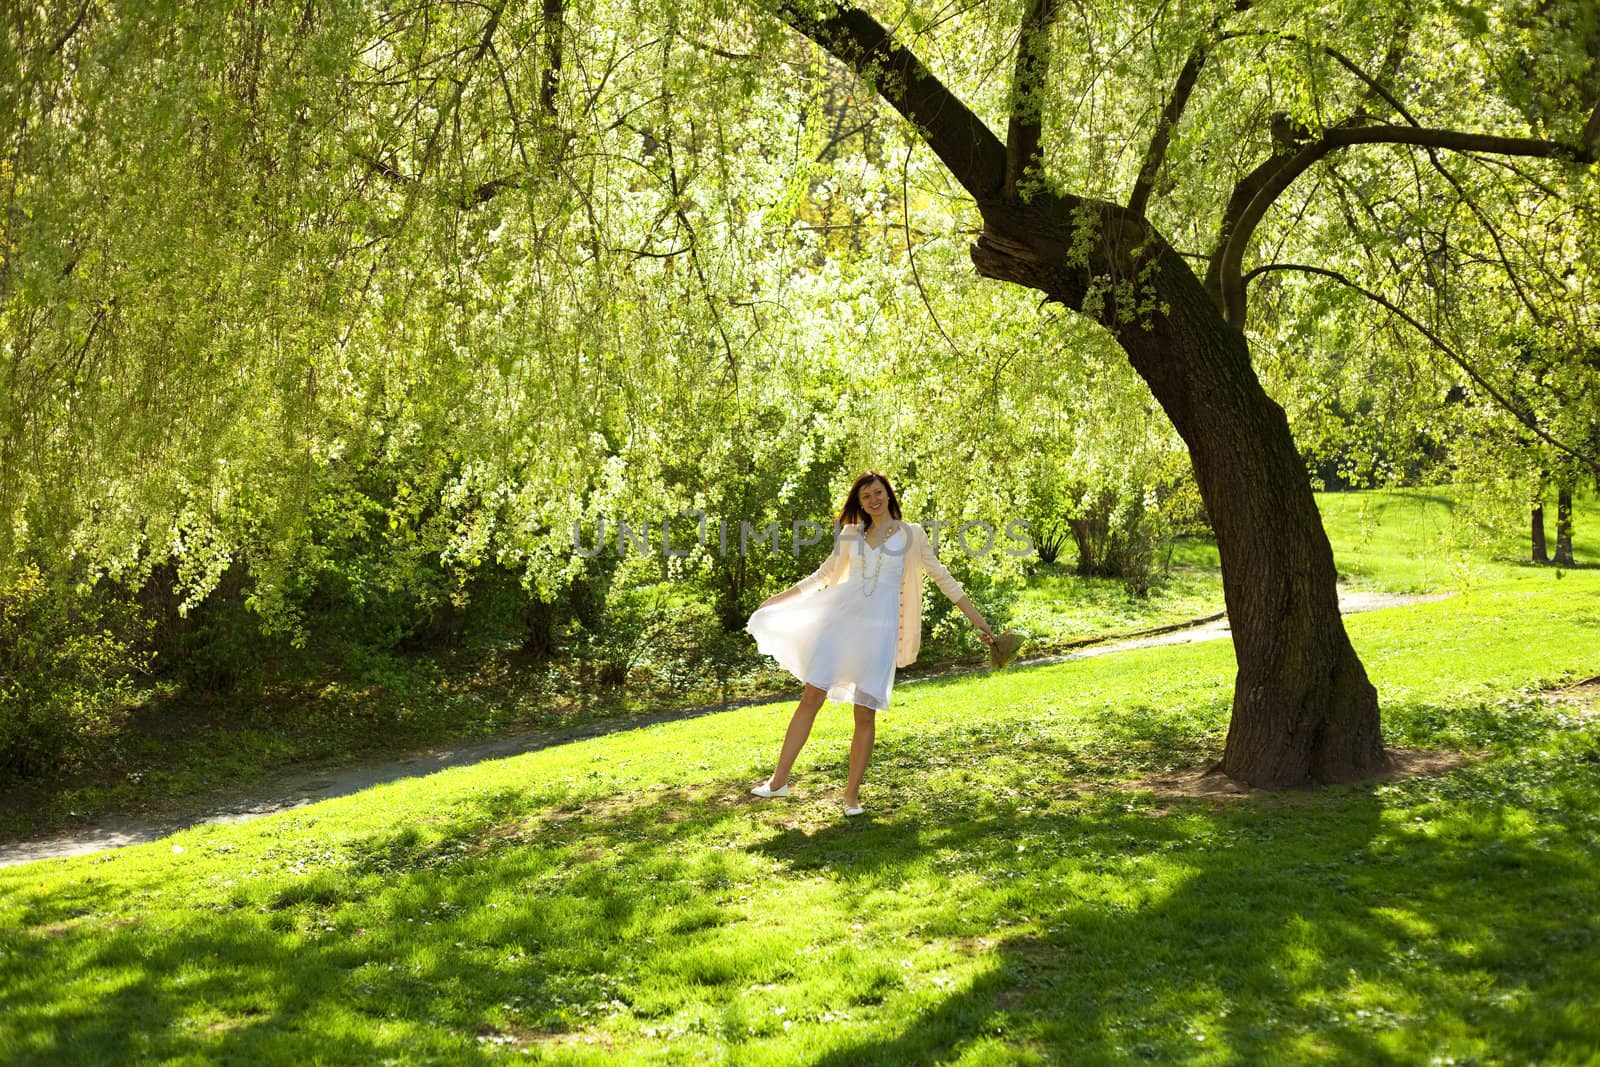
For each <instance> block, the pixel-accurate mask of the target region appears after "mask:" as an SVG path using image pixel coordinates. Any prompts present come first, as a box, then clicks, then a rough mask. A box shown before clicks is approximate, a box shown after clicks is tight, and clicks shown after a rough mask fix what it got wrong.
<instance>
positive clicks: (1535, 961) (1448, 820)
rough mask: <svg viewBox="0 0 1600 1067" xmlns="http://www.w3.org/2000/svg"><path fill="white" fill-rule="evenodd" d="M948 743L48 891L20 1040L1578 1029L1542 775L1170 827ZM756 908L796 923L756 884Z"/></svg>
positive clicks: (99, 1046) (1283, 802) (131, 1056)
mask: <svg viewBox="0 0 1600 1067" xmlns="http://www.w3.org/2000/svg"><path fill="white" fill-rule="evenodd" d="M1154 728H1155V729H1156V732H1157V733H1158V734H1159V733H1160V731H1161V728H1160V727H1159V726H1157V727H1154ZM954 736H955V735H952V738H951V739H948V740H952V741H953V740H954ZM927 740H928V739H927V738H923V739H922V741H923V743H922V744H920V745H919V746H918V748H917V750H916V751H915V752H911V751H909V750H908V749H901V750H899V751H896V750H895V749H894V747H893V746H892V745H891V746H888V747H889V750H890V756H891V760H890V763H891V765H892V766H893V767H894V774H895V776H896V780H898V781H900V782H901V783H902V784H901V785H900V786H899V787H898V789H897V791H896V794H895V795H896V797H897V798H898V807H893V808H891V809H890V810H888V811H887V813H886V814H885V815H884V816H882V817H879V818H875V819H868V820H866V821H862V822H858V821H851V822H842V821H829V822H825V823H815V824H807V822H806V821H805V815H806V812H807V810H808V809H806V808H804V807H803V806H801V805H789V806H783V805H771V804H768V805H762V804H758V803H756V802H753V801H751V800H750V799H749V798H747V797H745V796H744V795H743V790H742V786H736V787H724V786H720V785H716V786H704V785H702V786H695V787H674V788H670V789H664V790H660V791H658V792H653V793H649V794H635V795H631V796H628V797H623V798H615V797H614V798H612V799H610V800H609V801H606V802H605V803H603V804H602V803H597V802H592V803H589V804H587V805H579V804H576V803H557V804H555V805H552V804H550V803H549V802H548V800H541V799H540V798H537V797H533V796H530V795H527V794H524V793H520V792H517V791H506V790H501V791H497V792H488V793H485V794H483V795H481V796H480V797H479V798H477V799H476V800H475V801H472V802H467V803H463V804H460V805H458V806H456V807H454V808H451V809H449V810H447V811H444V812H440V813H439V815H440V818H439V820H438V821H436V822H431V823H426V824H416V823H412V824H408V825H397V826H395V827H393V828H391V829H388V830H385V831H382V832H379V833H374V834H370V835H368V836H366V837H363V838H360V839H357V840H353V841H349V842H346V843H343V844H340V845H337V846H333V847H330V846H326V845H321V844H318V843H316V842H314V841H313V842H309V843H307V844H306V845H305V849H306V851H305V852H303V853H301V854H295V853H293V852H292V851H290V852H288V853H285V854H283V855H281V856H278V857H277V865H276V867H275V868H274V869H273V870H271V871H267V872H262V873H260V874H259V875H258V874H257V872H255V871H252V872H251V875H252V876H244V875H241V876H240V877H239V878H238V879H237V882H236V884H232V883H229V884H216V885H206V886H200V885H192V886H190V888H191V889H192V891H193V892H192V899H190V900H188V901H186V902H182V903H181V905H180V906H178V907H176V908H174V905H173V902H172V901H170V900H168V901H165V902H163V909H164V910H159V911H152V912H151V918H150V920H149V921H148V922H146V921H144V920H143V919H134V920H133V921H131V922H129V921H128V919H129V918H130V915H136V914H137V913H136V912H132V911H131V909H132V908H134V907H136V906H137V905H136V904H134V903H130V902H129V901H128V900H126V899H123V900H113V899H104V900H100V901H98V905H99V908H100V910H101V912H104V913H105V914H106V915H107V916H110V918H108V919H107V918H102V917H101V916H100V915H99V914H98V913H97V912H95V911H92V910H89V911H86V910H85V909H84V907H83V906H81V905H80V906H79V907H78V908H77V911H76V913H75V914H74V920H75V921H71V922H64V923H63V924H61V928H58V929H51V928H47V927H43V926H39V925H36V924H35V922H34V920H40V919H43V918H44V917H45V915H46V914H47V913H48V912H49V911H50V908H49V905H48V902H47V900H45V899H40V900H38V901H35V902H33V904H34V907H33V909H32V910H31V912H30V914H29V916H28V918H29V920H30V921H29V922H28V923H27V925H28V927H29V928H28V929H25V930H23V931H21V932H18V933H16V934H14V935H9V936H8V937H7V938H6V944H5V952H6V972H7V973H6V977H5V978H4V980H3V982H0V1013H3V1014H0V1018H4V1019H5V1020H7V1021H6V1022H4V1023H0V1055H3V1058H4V1059H5V1060H6V1062H8V1063H35V1062H38V1063H42V1062H50V1063H73V1062H82V1063H91V1062H95V1063H98V1062H137V1061H141V1060H152V1059H165V1058H173V1057H184V1056H188V1057H201V1058H203V1059H205V1060H206V1061H208V1062H249V1063H301V1062H310V1061H317V1062H325V1063H377V1062H381V1061H382V1060H384V1059H386V1058H389V1059H395V1058H397V1059H399V1060H401V1061H404V1062H416V1061H426V1060H430V1059H444V1060H448V1061H450V1062H476V1061H478V1060H480V1059H481V1060H483V1061H485V1062H487V1061H489V1060H490V1059H492V1058H494V1056H495V1054H496V1053H495V1049H496V1048H497V1047H498V1046H497V1045H496V1043H497V1042H504V1043H505V1044H507V1045H511V1046H517V1047H537V1049H538V1050H540V1051H543V1052H547V1053H550V1054H551V1055H552V1056H556V1057H557V1058H561V1057H575V1058H581V1053H580V1051H579V1050H578V1049H577V1047H576V1046H571V1047H569V1046H568V1045H567V1044H563V1043H562V1042H563V1041H565V1040H567V1039H577V1038H580V1037H583V1038H585V1039H592V1040H594V1041H596V1042H597V1043H598V1044H597V1047H598V1048H599V1049H601V1050H603V1049H604V1048H605V1047H606V1045H607V1043H608V1042H615V1043H616V1044H617V1045H619V1046H620V1047H621V1049H622V1050H623V1051H633V1052H640V1053H643V1052H646V1051H649V1052H650V1053H651V1054H653V1055H667V1056H668V1058H673V1057H674V1056H676V1058H678V1059H685V1060H693V1059H696V1058H700V1057H702V1056H704V1057H707V1058H721V1057H722V1055H724V1054H728V1053H733V1052H738V1051H740V1050H742V1051H744V1052H745V1053H748V1054H749V1055H750V1057H751V1058H761V1059H764V1060H765V1061H767V1062H811V1063H820V1064H838V1065H843V1064H847V1063H848V1064H861V1063H877V1064H886V1065H887V1064H895V1065H902V1064H915V1063H933V1062H943V1061H947V1060H952V1059H954V1058H956V1057H957V1056H958V1055H960V1054H962V1053H964V1052H971V1053H973V1054H974V1055H981V1056H982V1058H983V1059H984V1061H985V1062H1011V1061H1016V1062H1023V1061H1026V1060H1028V1059H1029V1058H1030V1057H1044V1058H1049V1059H1056V1060H1061V1061H1063V1062H1072V1063H1096V1062H1140V1061H1160V1062H1173V1061H1181V1060H1187V1059H1192V1058H1197V1057H1200V1056H1202V1055H1203V1056H1211V1057H1218V1058H1221V1059H1224V1060H1228V1059H1232V1060H1237V1061H1239V1062H1296V1061H1298V1062H1306V1061H1325V1060H1335V1061H1342V1062H1360V1063H1383V1062H1395V1061H1401V1060H1412V1059H1415V1058H1417V1057H1418V1056H1419V1055H1420V1054H1421V1053H1422V1052H1428V1051H1431V1050H1432V1046H1433V1045H1434V1044H1435V1043H1436V1042H1438V1041H1439V1040H1441V1039H1442V1038H1444V1037H1451V1038H1453V1039H1456V1040H1458V1041H1465V1042H1467V1043H1468V1044H1469V1045H1470V1044H1471V1043H1472V1042H1479V1044H1480V1046H1481V1047H1480V1051H1481V1052H1484V1053H1486V1054H1487V1055H1488V1056H1489V1058H1491V1059H1495V1058H1505V1059H1514V1060H1534V1061H1546V1060H1552V1059H1560V1058H1562V1056H1563V1052H1564V1051H1565V1054H1567V1055H1572V1056H1575V1055H1576V1052H1577V1050H1582V1049H1590V1048H1592V1047H1593V1044H1592V1043H1593V1036H1592V1034H1591V1033H1590V1031H1589V1030H1588V1029H1587V1028H1586V1026H1585V1024H1584V1023H1583V1020H1584V1019H1587V1018H1592V1015H1589V1014H1587V1010H1588V1008H1591V1007H1592V1006H1593V1003H1592V998H1593V995H1592V993H1591V992H1586V991H1592V990H1593V989H1595V988H1600V963H1597V960H1600V955H1597V953H1595V951H1594V949H1595V947H1596V946H1597V944H1600V914H1597V911H1600V909H1596V907H1595V906H1594V901H1593V895H1592V886H1593V883H1594V880H1595V878H1596V876H1597V873H1600V861H1597V859H1596V857H1595V855H1594V853H1593V851H1592V848H1590V847H1589V845H1588V842H1589V840H1591V838H1592V834H1589V833H1588V831H1587V830H1585V829H1584V827H1585V826H1586V825H1588V824H1585V823H1582V822H1574V823H1570V824H1567V823H1559V822H1551V821H1550V819H1549V818H1548V817H1547V816H1548V813H1544V812H1541V811H1540V810H1539V809H1538V808H1537V807H1534V806H1532V804H1533V803H1536V802H1537V799H1538V795H1537V794H1534V795H1528V794H1525V795H1523V796H1520V797H1519V798H1518V799H1519V800H1523V801H1527V802H1530V806H1529V807H1523V808H1515V809H1509V810H1503V809H1502V808H1501V807H1498V806H1496V803H1495V798H1494V797H1493V796H1492V795H1488V794H1486V796H1485V798H1484V802H1482V803H1480V802H1478V801H1477V800H1475V799H1474V798H1473V796H1472V795H1471V794H1470V793H1468V794H1464V796H1465V799H1458V800H1457V801H1455V802H1453V803H1449V804H1447V803H1444V802H1435V801H1431V800H1429V799H1428V797H1427V796H1426V795H1422V796H1419V797H1416V798H1412V799H1411V800H1410V801H1409V802H1408V801H1404V800H1403V799H1402V800H1400V801H1395V800H1388V799H1386V797H1388V796H1390V794H1385V793H1380V792H1378V791H1376V790H1374V789H1371V788H1362V787H1353V788H1349V789H1343V790H1330V791H1327V792H1324V793H1320V794H1314V795H1296V796H1287V797H1282V798H1270V797H1269V798H1261V799H1258V800H1253V801H1249V802H1246V803H1242V804H1236V805H1229V806H1225V807H1214V806H1212V805H1210V804H1208V803H1206V802H1194V803H1179V804H1177V805H1175V806H1174V807H1173V809H1172V810H1171V811H1170V812H1168V813H1166V814H1164V815H1161V814H1157V813H1155V812H1152V811H1151V810H1150V809H1148V808H1147V807H1145V806H1143V805H1142V804H1141V803H1140V801H1139V799H1138V798H1137V797H1135V796H1131V795H1129V794H1125V793H1119V792H1116V791H1115V790H1114V789H1107V790H1106V791H1105V792H1102V793H1100V794H1094V795H1087V796H1079V795H1077V794H1069V793H1065V792H1061V791H1059V790H1058V791H1057V792H1056V793H1054V794H1053V795H1052V796H1051V797H1046V798H1040V797H1038V796H1029V795H1027V794H1023V795H1021V796H1020V797H1019V796H1017V795H1014V794H1015V792H1016V791H1015V790H1012V789H1010V786H1009V785H1007V782H1008V781H1009V780H1010V779H1009V778H1008V776H1009V775H1010V774H1011V771H1012V768H1010V767H1009V766H1001V765H1000V764H1003V763H1004V762H1005V760H1006V759H1007V758H1009V759H1011V760H1013V761H1014V762H1015V764H1016V768H1017V769H1018V773H1021V772H1022V771H1026V772H1027V773H1033V774H1051V773H1054V772H1055V771H1057V770H1059V769H1060V768H1062V767H1063V766H1066V765H1068V764H1070V763H1071V762H1072V761H1074V760H1078V761H1081V760H1083V759H1085V754H1084V753H1083V752H1081V751H1078V750H1074V749H1073V748H1071V746H1062V745H1047V744H1036V745H1033V746H1031V747H1029V746H1022V747H1019V748H1017V749H1016V750H1015V751H1014V752H1013V753H1011V755H1010V756H1009V757H1002V756H999V755H996V756H983V755H979V756H977V757H975V759H976V760H977V761H978V762H983V761H986V760H992V761H995V765H996V774H995V780H997V781H998V782H999V783H1000V784H999V785H998V786H997V785H995V784H994V782H993V781H991V782H986V783H979V784H977V785H974V786H973V787H972V788H971V789H970V791H968V792H966V793H965V794H963V793H962V792H960V791H959V788H958V787H956V786H954V785H953V784H952V782H951V780H949V779H948V778H947V777H941V775H944V774H946V772H945V771H944V770H943V769H941V768H940V767H939V766H938V761H942V760H945V759H946V758H947V756H948V753H949V752H950V751H951V746H946V745H942V744H928V743H927ZM1569 764H1570V765H1569V766H1568V768H1567V770H1566V771H1565V772H1563V771H1562V766H1563V765H1562V763H1561V761H1559V760H1554V761H1551V762H1550V763H1549V764H1541V765H1540V766H1543V767H1546V769H1547V770H1548V771H1549V773H1551V774H1557V773H1568V774H1570V775H1575V776H1576V777H1575V778H1574V779H1573V783H1574V789H1577V788H1578V787H1581V788H1582V790H1587V791H1588V792H1587V793H1586V794H1585V795H1589V796H1592V795H1593V793H1594V792H1596V791H1600V773H1597V769H1596V767H1594V766H1590V765H1587V764H1582V763H1581V761H1579V762H1577V763H1572V762H1571V761H1569ZM1540 773H1544V772H1540ZM1530 775H1531V777H1529V779H1528V780H1529V781H1533V780H1536V778H1537V775H1532V772H1530ZM1474 781H1477V782H1479V783H1481V784H1483V785H1484V787H1485V788H1486V789H1487V788H1488V787H1489V786H1490V785H1491V784H1492V783H1491V782H1490V780H1489V779H1488V778H1487V777H1484V776H1480V777H1479V778H1478V779H1475V780H1474ZM1469 785H1470V782H1469ZM1463 788H1465V787H1463ZM1588 818H1589V820H1590V823H1592V822H1593V821H1594V812H1593V807H1592V805H1591V806H1590V808H1589V809H1588ZM1590 829H1592V826H1590ZM1580 838H1581V840H1580ZM319 850H320V851H319ZM122 892H124V893H126V894H131V895H133V896H136V897H138V896H142V895H145V893H148V894H149V895H152V896H156V895H159V887H158V884H156V883H152V884H148V885H147V886H146V887H144V892H141V891H140V890H139V889H137V888H126V889H124V890H122ZM805 893H810V894H811V896H810V897H807V896H803V895H802V894H805ZM761 894H770V895H771V899H772V900H774V901H776V906H778V907H784V908H788V909H791V910H790V911H786V912H784V913H782V914H777V915H771V914H767V913H765V912H758V913H757V914H754V915H752V914H751V913H750V912H749V911H748V910H747V909H746V908H744V907H743V906H742V905H741V903H740V902H741V901H743V900H747V899H751V898H755V897H760V896H761ZM82 899H83V900H84V901H90V900H93V899H94V897H93V893H92V892H91V891H89V890H85V891H84V896H83V898H82ZM761 899H763V900H766V899H767V898H766V897H761ZM183 905H186V906H183ZM896 909H903V910H904V912H905V913H906V918H905V919H904V920H903V921H902V920H900V919H899V918H898V917H897V915H896V914H895V911H896ZM113 911H121V912H122V913H123V914H122V915H120V916H117V915H114V914H113ZM851 918H857V919H859V920H860V921H863V922H868V923H871V922H875V921H876V922H880V923H882V924H885V925H883V927H882V928H883V929H884V931H885V932H886V934H887V936H888V938H889V940H890V943H889V944H887V945H884V946H880V947H879V948H877V949H871V948H863V949H860V950H859V952H860V953H862V954H865V955H866V956H867V957H868V958H866V959H865V960H864V961H861V960H856V961H855V962H851V960H852V959H853V958H854V957H851V956H849V955H848V954H846V955H838V953H840V952H843V951H845V950H842V949H838V948H835V947H834V946H835V945H836V944H837V943H838V942H840V941H841V940H843V939H847V938H849V937H850V936H851V935H850V933H849V931H850V929H851V925H850V919H851ZM758 920H762V921H758ZM897 923H898V925H897ZM928 945H932V946H937V948H938V949H939V950H940V951H941V952H944V953H946V954H947V955H949V956H952V957H953V958H956V959H958V960H962V961H965V962H966V963H968V964H970V966H969V967H968V969H967V971H966V972H963V973H964V974H965V977H963V978H962V980H959V981H955V982H952V983H951V984H950V985H948V986H947V987H946V986H937V987H936V986H931V985H929V984H928V983H927V982H926V981H924V980H923V976H922V975H919V973H917V972H916V971H912V972H910V973H905V972H902V971H900V970H897V969H896V968H895V966H894V965H893V961H894V960H895V959H897V958H899V957H900V956H901V955H902V954H904V953H907V952H912V951H914V950H915V949H916V948H917V946H928ZM850 951H851V952H854V951H856V950H850ZM874 953H876V955H874ZM830 954H831V955H830ZM840 960H842V961H844V962H840V963H838V968H839V972H840V973H839V974H837V975H834V974H830V973H828V972H829V971H830V970H831V969H832V968H833V967H834V966H835V962H836V961H840ZM929 966H930V967H931V966H932V964H929ZM830 983H831V984H830ZM790 986H793V987H794V988H795V989H796V995H797V996H803V997H804V998H805V999H806V1000H808V1001H809V1002H810V1007H811V1008H812V1009H813V1010H814V1011H816V1012H818V1013H822V1012H844V1011H847V1010H848V1011H853V1012H855V1013H857V1015H858V1016H860V1017H861V1021H860V1023H859V1024H853V1025H851V1026H830V1025H826V1024H825V1023H824V1022H817V1023H814V1024H811V1025H807V1026H805V1027H803V1029H804V1030H805V1031H807V1032H808V1033H809V1034H810V1036H809V1037H808V1038H807V1040H806V1042H804V1043H803V1044H797V1045H793V1046H790V1045H786V1044H785V1043H784V1042H785V1041H786V1040H787V1038H786V1036H785V1032H783V1031H781V1030H774V1029H773V1028H772V1026H771V1020H770V1018H767V1019H766V1021H762V1019H757V1018H755V1017H754V1016H752V1015H751V1013H749V1012H747V1011H744V1010H743V1009H742V1008H740V1004H741V1002H742V998H746V997H750V996H755V995H767V994H755V993H752V992H751V990H770V989H773V988H779V989H782V988H788V987H790ZM863 989H864V990H865V991H863ZM820 1018H821V1016H820V1015H819V1019H820ZM1417 1035H1420V1036H1417ZM674 1040H676V1041H685V1042H693V1041H698V1042H700V1044H699V1045H693V1046H679V1047H678V1048H676V1049H674V1048H669V1047H668V1046H669V1043H670V1042H671V1041H674ZM697 1050H698V1051H697ZM717 1050H721V1051H720V1052H719V1051H717ZM602 1054H603V1052H597V1053H596V1055H597V1056H598V1055H602ZM669 1054H670V1055H669ZM1577 1058H1582V1057H1581V1056H1578V1057H1577Z"/></svg>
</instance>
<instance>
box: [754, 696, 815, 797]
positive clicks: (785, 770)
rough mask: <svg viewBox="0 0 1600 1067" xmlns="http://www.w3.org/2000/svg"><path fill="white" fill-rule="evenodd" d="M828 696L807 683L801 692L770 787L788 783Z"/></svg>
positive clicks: (774, 787)
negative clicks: (812, 726)
mask: <svg viewBox="0 0 1600 1067" xmlns="http://www.w3.org/2000/svg"><path fill="white" fill-rule="evenodd" d="M827 698H828V694H827V693H826V692H825V691H824V690H822V689H819V688H817V687H816V686H814V685H811V684H810V683H809V682H808V683H806V688H805V691H804V692H803V693H801V694H800V703H799V705H797V706H796V707H795V709H794V717H793V718H791V719H790V720H789V730H788V732H787V733H785V734H784V735H783V748H782V749H780V750H779V752H778V765H777V766H776V767H774V768H773V769H772V777H771V778H768V779H767V788H768V789H782V788H783V787H784V786H785V785H786V784H788V781H789V771H790V770H791V769H792V768H793V767H794V761H795V760H796V759H797V758H799V756H800V750H801V749H802V748H804V747H805V746H806V738H808V737H810V736H811V724H812V723H814V722H816V721H817V712H819V711H821V710H822V703H823V701H825V700H826V699H827Z"/></svg>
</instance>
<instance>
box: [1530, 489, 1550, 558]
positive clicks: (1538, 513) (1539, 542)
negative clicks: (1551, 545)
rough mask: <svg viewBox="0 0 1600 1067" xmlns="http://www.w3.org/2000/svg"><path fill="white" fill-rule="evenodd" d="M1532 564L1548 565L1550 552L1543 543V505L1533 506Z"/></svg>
mask: <svg viewBox="0 0 1600 1067" xmlns="http://www.w3.org/2000/svg"><path fill="white" fill-rule="evenodd" d="M1533 562H1535V563H1549V562H1550V552H1549V551H1548V550H1547V549H1546V548H1545V543H1544V503H1543V502H1542V501H1541V502H1540V503H1537V504H1535V505H1533Z"/></svg>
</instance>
